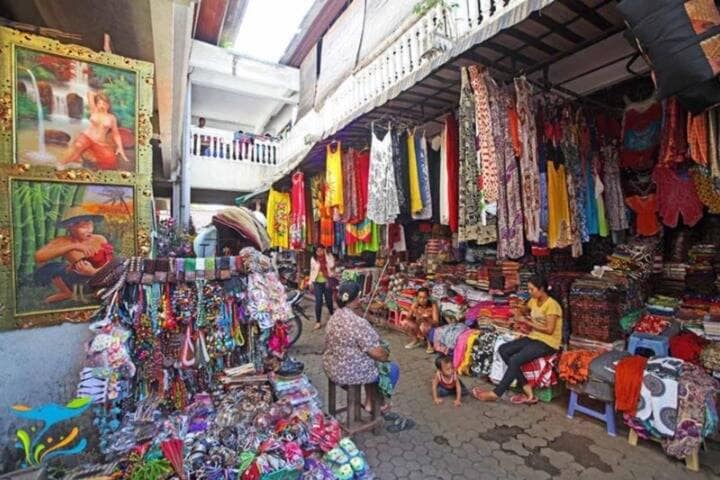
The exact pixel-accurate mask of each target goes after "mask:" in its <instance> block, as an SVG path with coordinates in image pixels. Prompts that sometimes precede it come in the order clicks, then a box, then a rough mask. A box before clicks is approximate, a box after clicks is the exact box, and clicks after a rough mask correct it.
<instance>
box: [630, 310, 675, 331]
mask: <svg viewBox="0 0 720 480" xmlns="http://www.w3.org/2000/svg"><path fill="white" fill-rule="evenodd" d="M668 325H670V322H669V321H668V320H667V319H665V318H663V317H660V316H658V315H650V314H647V313H646V314H645V315H643V317H642V318H641V319H640V321H639V322H637V323H636V324H635V328H634V329H633V331H634V332H635V333H649V334H650V335H660V334H661V333H662V332H663V331H665V329H666V328H667V327H668Z"/></svg>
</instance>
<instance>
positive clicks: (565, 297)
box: [547, 272, 583, 339]
mask: <svg viewBox="0 0 720 480" xmlns="http://www.w3.org/2000/svg"><path fill="white" fill-rule="evenodd" d="M582 275H583V274H582V273H580V272H556V273H553V274H552V275H550V277H548V279H547V281H548V286H550V289H551V290H552V296H553V298H554V299H555V300H557V301H558V302H559V303H560V306H561V307H562V311H563V339H568V338H570V332H571V331H572V329H571V317H570V288H571V287H572V284H573V282H574V281H575V280H577V279H578V278H580V277H581V276H582Z"/></svg>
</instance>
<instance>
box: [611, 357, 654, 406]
mask: <svg viewBox="0 0 720 480" xmlns="http://www.w3.org/2000/svg"><path fill="white" fill-rule="evenodd" d="M646 364H647V358H645V357H641V356H639V355H632V356H630V357H625V358H623V359H622V360H620V362H619V363H618V365H617V367H616V368H615V410H617V411H619V412H625V413H627V414H629V415H630V416H632V417H634V416H635V413H636V411H637V405H638V400H639V399H640V387H641V386H642V380H643V375H644V374H645V365H646Z"/></svg>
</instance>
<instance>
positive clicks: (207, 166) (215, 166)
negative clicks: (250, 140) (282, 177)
mask: <svg viewBox="0 0 720 480" xmlns="http://www.w3.org/2000/svg"><path fill="white" fill-rule="evenodd" d="M189 166H190V186H191V188H202V189H208V190H226V191H228V192H238V193H243V192H252V191H255V190H257V189H258V188H259V187H260V185H261V184H262V182H263V181H265V180H267V179H268V178H271V177H272V175H273V173H274V172H275V170H276V168H277V167H275V166H274V165H263V164H257V163H252V162H249V161H242V160H241V161H238V160H225V159H218V158H211V157H199V156H193V157H191V158H190V165H189Z"/></svg>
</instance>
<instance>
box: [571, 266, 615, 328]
mask: <svg viewBox="0 0 720 480" xmlns="http://www.w3.org/2000/svg"><path fill="white" fill-rule="evenodd" d="M623 298H624V292H623V291H621V287H618V286H617V285H616V284H614V283H612V282H610V281H608V280H606V279H605V278H602V279H597V278H593V277H591V276H589V275H588V276H584V277H582V278H579V279H577V280H575V282H573V284H572V287H571V289H570V296H569V302H568V303H569V305H570V309H569V310H570V323H571V331H572V334H573V335H575V336H578V337H583V338H587V339H590V340H596V341H599V342H613V341H615V340H618V339H620V338H621V336H622V331H621V329H620V317H621V316H622V313H623V310H624V308H623V307H624V305H623V302H622V300H623Z"/></svg>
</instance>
